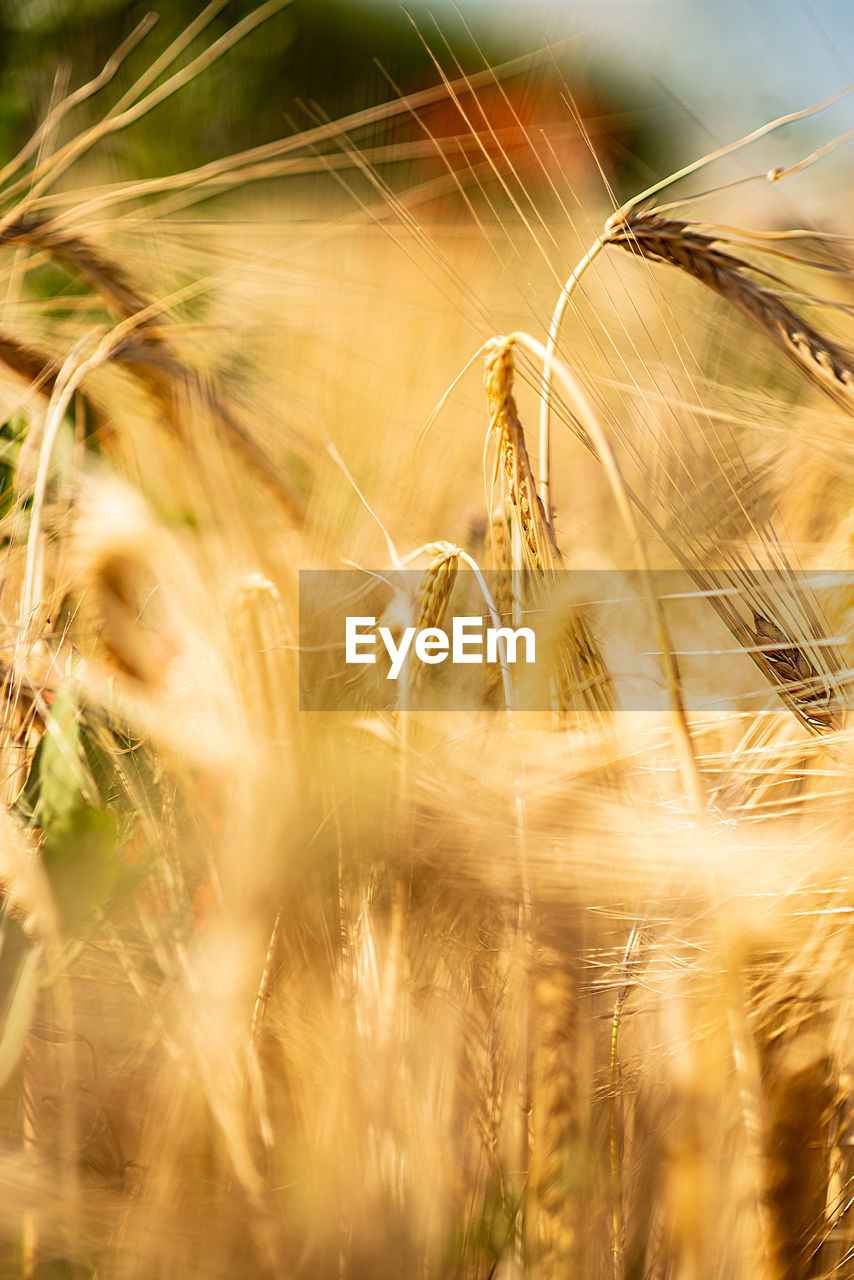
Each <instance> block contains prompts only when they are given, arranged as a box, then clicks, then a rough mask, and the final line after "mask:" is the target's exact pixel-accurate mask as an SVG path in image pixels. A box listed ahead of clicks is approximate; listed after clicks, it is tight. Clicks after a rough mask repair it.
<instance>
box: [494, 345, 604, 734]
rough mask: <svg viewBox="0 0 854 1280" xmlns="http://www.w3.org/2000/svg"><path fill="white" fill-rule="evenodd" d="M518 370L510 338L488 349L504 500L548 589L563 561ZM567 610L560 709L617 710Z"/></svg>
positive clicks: (557, 685)
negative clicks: (537, 474)
mask: <svg viewBox="0 0 854 1280" xmlns="http://www.w3.org/2000/svg"><path fill="white" fill-rule="evenodd" d="M514 372H515V364H514V359H513V348H512V343H510V342H509V341H508V340H507V339H506V338H496V339H495V340H494V341H492V342H490V343H489V344H488V345H487V348H486V370H485V374H484V383H485V386H486V397H487V404H488V407H489V421H490V431H491V432H495V435H496V437H497V450H498V458H499V464H500V469H501V478H502V488H503V492H504V498H505V502H506V503H508V504H509V507H510V509H511V510H512V513H513V518H514V523H515V526H516V529H517V531H518V535H519V538H520V540H521V542H522V545H523V547H524V548H525V559H526V560H527V563H528V565H529V567H530V568H531V570H532V571H533V574H534V576H535V578H536V579H537V580H538V581H539V583H540V584H541V586H542V587H543V588H545V587H546V585H547V584H549V585H551V586H554V584H555V581H556V579H555V574H556V573H557V571H558V569H560V568H561V566H562V564H563V557H562V555H561V553H560V549H559V548H558V545H557V540H556V539H555V535H554V530H553V528H552V525H551V521H550V520H549V519H548V517H547V515H546V511H545V508H544V506H543V503H542V501H541V499H540V497H539V494H538V493H537V483H536V480H535V479H534V473H533V469H532V467H531V461H530V458H529V457H528V450H527V447H526V444H525V432H524V430H523V428H522V424H521V422H520V421H519V413H518V410H517V408H516V400H515V397H514V395H513V378H514ZM546 594H548V592H546ZM562 612H563V616H562V618H561V622H560V635H559V638H558V642H557V644H556V646H555V658H554V670H553V673H552V674H553V683H554V691H555V697H556V701H557V705H558V707H559V709H560V710H564V711H565V710H576V711H594V712H605V711H613V710H614V708H615V706H616V698H615V694H614V688H613V684H612V681H611V676H610V673H609V671H608V666H607V663H606V662H605V658H604V656H603V654H602V651H601V649H600V647H599V642H598V640H597V639H596V637H595V636H594V634H593V632H592V630H591V628H590V626H589V624H588V622H587V620H586V618H585V617H584V614H583V613H582V612H581V610H580V609H579V608H577V607H575V608H569V609H565V610H563V611H562Z"/></svg>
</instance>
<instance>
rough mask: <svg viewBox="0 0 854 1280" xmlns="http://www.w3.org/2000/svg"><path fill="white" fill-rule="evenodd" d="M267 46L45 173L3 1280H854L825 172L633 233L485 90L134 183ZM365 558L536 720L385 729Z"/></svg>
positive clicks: (515, 712)
mask: <svg viewBox="0 0 854 1280" xmlns="http://www.w3.org/2000/svg"><path fill="white" fill-rule="evenodd" d="M274 8H275V6H273V5H267V6H264V7H262V8H261V9H259V10H258V11H256V13H255V14H253V15H252V16H251V17H249V18H246V19H244V20H243V22H242V23H241V24H239V25H238V26H236V27H234V28H233V29H232V30H231V32H230V34H229V35H228V36H227V37H221V38H218V39H217V40H214V39H213V38H212V37H210V36H209V35H208V36H206V33H205V22H204V21H203V18H202V17H200V19H199V21H198V22H197V23H196V24H195V26H194V28H193V29H192V30H190V31H189V32H188V33H187V36H186V39H185V40H180V41H178V42H176V43H175V44H174V45H170V46H169V47H168V48H167V49H166V50H165V51H161V52H160V53H159V54H155V53H152V54H151V55H150V61H149V63H148V64H147V66H148V70H146V71H144V72H142V73H139V72H137V73H135V78H133V79H130V78H128V77H125V78H123V75H124V71H123V67H124V61H125V59H126V58H127V57H128V56H129V55H130V53H131V51H133V52H134V53H135V54H136V53H138V52H139V51H140V50H142V51H144V50H145V49H146V48H147V46H146V41H147V40H148V39H149V26H150V23H148V21H147V20H146V21H144V22H143V23H142V24H141V26H140V27H139V28H138V29H137V30H135V31H134V32H133V34H131V35H129V36H128V38H127V40H126V42H125V45H123V46H122V47H121V48H120V49H119V50H118V51H117V53H116V54H115V55H114V57H113V58H112V59H111V61H110V63H109V64H108V65H107V67H105V69H104V72H103V73H102V74H101V75H100V76H99V77H98V78H97V79H96V80H93V81H91V82H89V83H88V84H85V85H79V86H77V87H75V88H73V89H72V90H70V91H69V92H67V93H66V95H65V96H61V95H60V96H57V97H55V98H54V99H53V100H52V102H51V104H50V106H49V108H48V109H47V111H46V114H45V116H44V119H43V123H42V124H41V125H40V126H39V127H38V129H37V130H36V132H35V133H34V134H33V136H32V139H31V141H30V143H29V144H28V145H27V146H26V147H25V148H24V149H23V150H22V151H21V152H20V153H19V154H18V155H17V156H15V157H9V158H8V159H6V158H4V161H3V166H2V183H1V184H0V198H2V207H0V247H2V249H3V255H2V258H0V270H2V271H3V273H4V278H3V284H4V291H3V306H2V315H0V414H1V415H2V426H0V468H2V491H0V535H2V539H3V579H2V581H3V591H2V600H0V606H1V607H0V628H2V632H0V634H2V654H0V670H2V676H3V684H2V691H3V703H2V706H3V718H2V730H0V760H2V767H3V768H2V785H3V817H2V832H0V886H2V908H0V909H1V910H2V915H0V1009H1V1010H2V1031H0V1100H1V1101H2V1129H0V1275H2V1276H4V1277H5V1276H9V1277H15V1276H23V1277H27V1278H28V1280H33V1278H36V1277H43V1278H45V1280H46V1278H47V1277H75V1278H76V1277H80V1278H81V1280H82V1278H83V1277H89V1278H91V1280H95V1278H96V1277H97V1278H98V1280H106V1278H110V1280H152V1278H154V1277H157V1278H158V1280H169V1278H171V1277H174V1278H175V1280H187V1278H190V1277H193V1278H195V1277H199V1278H201V1280H208V1278H210V1280H214V1278H219V1280H231V1278H233V1277H238V1276H239V1277H241V1278H243V1277H247V1278H249V1280H251V1278H254V1277H259V1278H261V1277H291V1276H293V1277H298V1276H305V1277H309V1278H310V1280H323V1278H325V1277H329V1278H330V1280H331V1278H332V1277H335V1278H336V1280H382V1278H383V1277H389V1280H390V1278H391V1277H402V1276H407V1277H409V1276H411V1277H423V1278H424V1280H428V1278H430V1280H433V1278H435V1280H440V1278H441V1280H444V1278H445V1277H452V1276H453V1277H460V1278H461V1280H488V1278H489V1280H491V1278H494V1280H521V1277H532V1278H536V1280H558V1278H564V1277H567V1278H568V1277H585V1278H590V1280H597V1278H599V1277H607V1278H608V1280H645V1278H647V1277H649V1278H650V1280H653V1278H655V1280H705V1278H706V1277H709V1278H711V1277H719V1278H720V1280H724V1278H726V1280H741V1278H743V1280H748V1278H749V1280H807V1278H808V1277H830V1276H836V1275H839V1276H843V1277H844V1276H849V1275H852V1276H854V1210H852V1204H854V1164H852V1151H853V1150H854V1132H852V1112H851V1104H852V1088H854V1042H852V1033H851V1027H852V1022H854V988H852V969H851V968H850V966H851V961H852V957H854V914H853V913H854V879H852V869H851V848H852V831H854V786H852V782H851V776H852V775H851V769H852V764H854V750H852V745H851V738H850V729H849V727H848V725H849V717H848V686H849V671H850V668H851V665H852V656H854V581H852V580H851V579H850V577H849V574H851V573H854V526H852V507H851V496H850V495H851V480H852V474H854V450H852V444H851V441H852V438H854V437H852V431H851V415H852V412H854V331H852V325H851V307H852V302H851V289H852V284H851V280H852V265H851V264H852V258H851V242H850V240H849V239H848V237H847V235H846V234H845V231H844V216H843V215H844V211H842V210H837V211H836V218H835V220H834V222H833V225H832V226H831V225H830V223H828V225H827V226H826V227H821V226H813V225H811V226H809V227H806V226H800V225H798V224H797V223H796V222H794V221H788V222H786V223H785V224H783V223H782V222H781V217H782V213H781V211H782V212H785V211H786V210H787V209H788V206H786V205H785V204H782V203H779V202H778V203H775V201H776V199H777V192H778V191H779V190H782V189H783V188H785V185H786V182H787V181H789V180H790V178H791V177H792V176H797V177H798V178H799V180H803V181H804V182H806V183H807V184H808V183H809V182H810V181H811V178H812V175H813V174H814V173H819V172H820V171H821V166H822V165H823V164H824V163H825V156H824V155H821V156H816V157H813V156H812V155H810V154H809V153H810V151H811V150H812V147H811V145H810V144H809V142H807V143H805V145H804V150H803V155H804V157H805V163H804V164H803V166H801V167H800V168H799V169H798V173H797V174H794V173H792V174H788V173H787V172H786V163H787V162H786V161H784V160H782V159H781V161H780V164H779V165H777V166H775V169H774V170H772V171H771V172H770V174H767V176H766V171H765V170H763V173H762V174H761V175H760V177H761V192H760V194H758V195H757V194H756V192H757V190H758V189H759V187H758V186H757V184H756V183H754V184H753V186H752V187H750V191H749V193H748V195H747V196H745V195H744V193H743V192H742V191H741V190H740V189H739V188H736V189H735V190H733V189H732V184H731V183H730V182H728V181H725V180H724V178H723V177H720V176H719V175H720V173H721V169H720V166H721V164H722V163H723V164H724V165H725V163H726V161H727V159H728V157H729V156H730V155H731V154H736V155H737V156H738V157H739V159H740V158H741V157H743V156H749V155H750V149H751V147H752V146H754V145H755V143H756V142H757V141H758V140H759V139H758V138H757V139H752V138H748V139H746V140H741V141H739V140H738V139H732V140H731V143H732V144H733V145H732V147H731V148H727V147H721V148H718V149H716V150H715V151H713V152H712V153H711V154H710V155H708V156H704V157H700V156H698V158H697V161H696V163H695V164H694V165H689V166H687V167H686V168H685V169H684V170H683V171H682V172H679V173H676V174H674V175H671V176H669V177H666V176H665V175H663V174H662V175H661V177H660V178H659V179H658V180H657V181H656V182H655V183H647V184H646V188H645V189H642V188H641V187H639V188H638V189H637V192H636V193H635V194H634V195H632V196H631V197H630V198H628V199H626V200H624V201H623V202H622V203H621V202H620V201H619V200H617V199H616V197H613V196H612V193H611V192H610V188H609V186H608V182H607V178H608V173H607V170H606V169H605V168H603V169H602V170H601V172H600V170H599V169H598V168H597V165H596V163H595V162H594V159H593V157H594V156H595V155H598V152H597V150H596V145H595V138H590V137H586V138H585V135H584V131H583V129H581V130H580V131H579V133H578V138H576V142H575V143H574V144H573V149H572V150H571V152H570V150H566V151H562V152H561V151H558V150H557V149H556V148H553V147H551V146H550V145H548V142H547V140H546V139H545V137H544V135H543V134H542V133H541V132H540V131H537V130H534V129H528V128H527V126H526V124H525V122H524V121H523V120H522V119H521V117H520V116H519V114H518V111H519V108H518V107H517V105H515V101H514V99H513V98H512V97H511V96H510V95H509V94H506V93H504V91H503V90H502V89H501V86H502V84H503V83H504V81H503V80H502V76H504V75H505V74H506V69H503V68H502V67H500V66H497V67H493V66H491V65H485V66H484V67H482V68H481V70H480V71H479V72H478V73H476V74H469V75H463V74H462V73H461V72H459V73H458V74H455V73H454V72H453V70H451V71H448V70H442V69H441V68H440V67H439V66H438V65H437V67H436V68H435V77H434V82H433V83H432V84H431V85H430V86H429V87H428V88H424V87H420V88H418V89H417V90H415V91H413V92H411V93H408V94H402V95H401V96H398V97H395V98H393V99H392V100H391V102H390V103H389V104H388V105H387V106H386V107H381V108H374V109H370V110H367V111H365V112H361V113H358V114H357V115H356V116H354V117H352V118H348V119H343V120H338V121H329V120H328V119H326V118H324V117H323V115H322V113H321V112H320V110H319V109H318V111H317V114H316V117H315V118H314V119H313V120H312V121H310V122H309V123H308V124H307V125H306V126H305V127H304V128H302V129H300V130H299V131H297V132H293V133H288V134H287V135H285V136H283V138H282V139H281V140H280V141H277V142H272V143H265V144H263V145H258V146H257V147H254V148H252V149H251V150H247V151H245V152H242V153H241V154H239V155H234V156H228V157H224V158H223V159H222V160H219V161H213V162H205V163H204V164H203V165H200V166H199V167H197V168H195V169H190V170H187V171H185V172H182V173H179V174H176V175H163V176H162V177H159V178H147V179H133V180H132V179H129V178H127V177H125V176H121V175H119V176H118V177H117V176H116V175H115V173H113V171H112V169H111V166H110V165H109V164H104V163H103V162H102V160H101V159H100V154H101V153H100V151H99V148H100V147H102V146H103V144H104V143H105V141H107V140H109V139H111V138H113V137H115V136H118V135H119V134H123V133H124V132H125V131H126V130H133V129H134V128H135V127H139V126H138V122H140V121H144V118H145V116H146V114H147V113H148V112H149V111H151V110H153V109H154V108H155V107H156V106H158V105H159V104H160V103H161V102H164V101H168V100H170V99H171V96H172V95H173V94H179V93H180V92H181V91H182V90H183V89H184V88H185V86H186V85H187V84H189V83H190V82H192V81H193V80H194V79H195V78H196V77H198V76H203V75H205V74H206V73H207V72H208V69H209V67H211V66H213V65H214V64H215V63H218V60H220V59H224V60H227V59H228V56H229V53H230V52H231V49H232V47H233V46H235V45H236V44H237V43H238V42H239V39H240V38H241V35H242V34H243V31H244V30H248V29H249V28H250V27H252V26H257V25H258V24H260V23H261V22H263V21H264V20H265V18H266V17H267V16H268V12H272V11H273V9H274ZM205 12H207V11H205ZM537 65H539V64H538V63H536V61H534V62H532V63H531V74H533V69H534V68H535V66H537ZM516 71H518V68H515V70H514V74H515V72H516ZM496 86H498V87H497V88H496ZM437 104H439V106H440V107H441V108H442V110H444V111H448V110H451V111H452V113H453V111H456V113H457V116H458V119H457V127H456V131H455V133H454V138H455V139H459V138H460V137H461V138H463V139H464V145H463V146H462V147H461V146H460V145H458V144H457V142H456V141H455V142H454V143H453V145H452V144H451V143H450V142H449V141H448V139H447V137H443V136H442V134H441V129H443V128H445V126H444V125H441V126H440V120H441V119H443V118H444V117H441V116H440V114H438V113H437ZM82 108H85V110H86V112H89V114H88V115H85V117H84V118H83V120H82V122H81V116H80V112H81V109H82ZM567 110H568V112H570V115H571V111H570V107H569V103H567ZM804 119H805V120H807V121H808V122H809V123H810V128H813V129H816V128H817V129H818V130H819V133H820V131H821V128H822V124H821V122H822V120H823V119H824V117H823V116H822V115H821V114H820V113H818V114H809V115H807V114H806V113H804ZM395 122H397V123H398V124H400V123H401V122H402V125H405V126H406V127H405V128H403V127H402V126H401V129H400V132H398V133H395V132H393V131H392V132H386V133H382V129H384V128H386V126H388V127H389V128H391V125H392V124H395ZM796 123H797V122H796ZM777 124H779V122H774V121H769V122H768V126H767V128H766V129H765V130H763V131H762V137H761V141H762V145H763V146H764V147H766V148H769V147H770V149H771V154H772V155H773V153H774V147H775V145H776V138H777V132H776V128H777ZM372 129H374V130H379V132H378V133H376V134H371V132H370V130H372ZM366 130H367V131H368V132H367V133H366V132H365V131H366ZM804 136H807V135H804ZM814 136H815V134H814V133H813V134H809V135H808V137H809V138H812V137H814ZM377 137H379V138H380V141H381V142H382V145H383V146H385V147H386V148H387V149H386V151H382V149H381V148H380V144H379V143H378V142H377V141H376V139H377ZM389 139H390V141H389ZM579 139H580V141H579ZM822 139H823V144H828V145H827V147H826V151H827V154H829V153H830V150H831V146H830V145H829V144H834V145H835V143H836V142H837V139H836V137H835V135H833V134H832V131H831V132H829V133H825V134H824V135H822ZM383 140H384V141H383ZM511 144H512V145H511ZM735 144H738V145H737V146H736V145H735ZM389 148H390V152H389V150H388V149H389ZM588 148H589V149H588ZM763 154H764V153H763ZM787 154H788V153H787ZM782 155H783V153H782V152H781V156H782ZM425 156H427V157H428V158H430V159H431V162H433V163H434V167H433V168H430V169H424V170H421V169H418V167H417V166H418V164H420V163H421V162H422V160H423V158H424V157H425ZM461 156H462V159H461ZM450 157H453V163H451V160H450ZM746 163H748V164H749V163H752V162H746ZM413 166H414V167H413ZM572 166H574V167H572ZM316 180H317V181H316ZM697 192H702V193H703V195H702V198H700V196H698V195H697ZM218 201H219V203H218ZM205 202H210V203H205ZM211 210H213V212H211ZM840 227H841V228H842V230H840ZM343 571H346V575H347V578H346V580H347V582H348V584H355V585H354V586H353V590H354V595H355V596H356V597H358V599H359V600H363V599H364V600H366V601H372V602H373V603H372V605H371V607H372V608H374V609H375V610H376V612H377V613H378V614H380V615H381V617H380V619H379V620H380V621H382V620H383V619H385V620H386V622H387V623H388V626H389V628H390V629H391V630H392V631H393V632H394V634H395V635H399V634H400V629H401V628H403V627H404V626H408V625H410V624H411V625H412V626H417V627H441V626H442V624H443V621H447V619H449V618H450V617H451V615H452V614H453V612H454V609H455V608H457V607H459V608H463V607H465V608H467V609H470V610H471V609H475V610H476V611H478V612H480V613H482V614H483V616H484V618H485V619H487V620H489V619H491V620H493V621H496V622H499V623H502V624H508V623H510V622H516V623H518V621H519V620H520V618H521V617H522V616H523V615H524V616H525V617H527V616H528V615H529V614H530V615H531V616H533V615H535V614H536V615H538V616H539V617H540V618H541V619H542V626H543V630H542V632H541V633H538V638H539V639H543V643H544V645H545V650H544V651H545V654H546V658H545V664H546V667H545V675H544V677H543V682H542V684H541V685H540V686H539V687H538V689H537V690H536V697H538V698H539V699H540V701H539V702H536V698H532V695H531V692H530V689H528V688H527V687H526V686H525V684H524V680H523V676H522V674H521V672H520V670H519V669H517V668H513V667H511V665H510V664H509V663H508V661H507V660H506V653H505V650H503V649H502V650H501V653H502V655H503V658H504V660H503V661H502V662H500V663H497V664H494V669H493V670H492V671H491V672H488V673H486V672H484V673H483V678H482V679H481V678H480V675H481V673H480V672H479V673H478V683H477V684H476V686H475V691H474V693H473V694H472V695H471V699H470V701H469V702H467V703H466V704H465V705H464V706H463V705H459V706H457V705H454V704H453V703H451V702H449V699H451V698H452V697H456V696H458V690H457V691H455V690H456V686H453V685H452V684H451V683H447V684H446V685H443V684H442V681H441V679H438V680H434V681H432V683H431V680H430V679H428V678H427V677H422V676H420V675H418V674H417V673H413V672H411V671H410V669H409V668H408V667H407V668H406V669H405V672H404V678H403V679H402V680H401V681H400V682H399V683H397V684H395V686H394V688H393V689H391V688H390V686H389V684H388V682H387V681H385V680H382V679H377V680H375V681H374V682H373V683H371V682H370V680H368V681H367V682H366V683H365V684H364V685H360V686H358V691H357V692H354V687H355V686H353V685H352V684H351V682H350V679H349V675H347V673H345V676H346V678H342V677H341V671H340V648H341V645H340V636H338V635H337V634H336V635H334V636H332V635H330V634H328V633H326V632H323V631H320V632H318V633H317V634H316V635H314V637H313V640H312V642H311V643H309V640H308V639H307V635H308V632H307V630H306V626H307V624H306V613H307V609H308V606H309V605H313V604H314V598H313V597H310V596H309V595H307V594H306V592H307V591H308V590H309V589H310V590H311V591H317V592H321V585H318V584H323V588H322V589H323V590H324V591H325V590H327V587H326V585H325V584H327V583H333V582H337V581H338V580H339V578H338V577H337V576H336V575H340V574H341V573H342V572H343ZM306 583H308V584H309V585H308V587H307V586H306ZM332 589H333V588H332V587H331V586H330V587H328V590H329V591H332ZM348 589H349V588H348ZM472 602H474V603H472ZM321 604H322V605H323V606H324V607H325V604H326V597H325V596H323V598H322V600H321ZM360 607H363V608H367V607H368V605H367V604H364V605H363V606H361V605H360ZM320 616H321V617H322V616H324V615H323V614H322V609H321V614H320ZM395 628H397V630H395ZM314 641H316V643H314ZM336 662H337V663H338V667H336V666H335V663H336ZM443 690H444V692H443ZM448 690H451V692H448ZM431 691H432V692H431ZM431 698H434V699H436V700H434V701H431ZM442 698H445V701H444V702H442V701H441V699H442ZM312 699H319V701H315V702H313V701H312Z"/></svg>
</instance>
